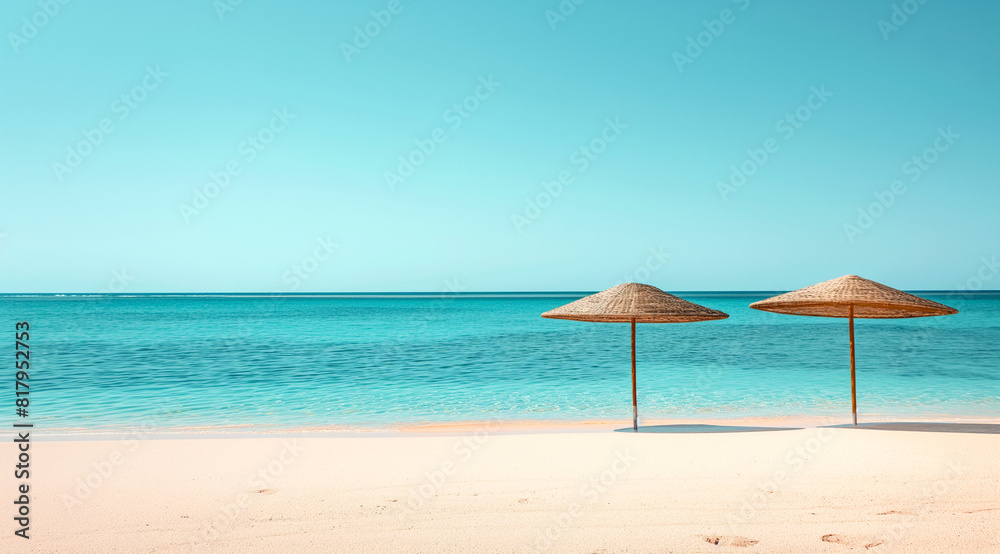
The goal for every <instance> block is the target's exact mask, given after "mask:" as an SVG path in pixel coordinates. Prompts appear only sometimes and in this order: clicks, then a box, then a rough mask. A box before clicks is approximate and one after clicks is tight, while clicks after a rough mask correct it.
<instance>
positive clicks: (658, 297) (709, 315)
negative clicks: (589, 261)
mask: <svg viewBox="0 0 1000 554" xmlns="http://www.w3.org/2000/svg"><path fill="white" fill-rule="evenodd" d="M542 317H547V318H551V319H573V320H576V321H597V322H631V323H632V428H633V429H634V430H636V431H638V430H639V407H638V403H637V395H636V386H635V324H636V323H688V322H692V321H709V320H713V319H726V318H727V317H729V314H726V313H723V312H720V311H717V310H712V309H710V308H706V307H704V306H699V305H698V304H694V303H692V302H688V301H687V300H684V299H681V298H677V297H676V296H674V295H672V294H668V293H665V292H663V291H662V290H660V289H658V288H656V287H653V286H650V285H643V284H639V283H625V284H622V285H617V286H614V287H611V288H610V289H608V290H606V291H603V292H599V293H597V294H592V295H590V296H585V297H583V298H581V299H579V300H577V301H575V302H570V303H569V304H566V305H565V306H560V307H558V308H556V309H554V310H549V311H547V312H545V313H543V314H542Z"/></svg>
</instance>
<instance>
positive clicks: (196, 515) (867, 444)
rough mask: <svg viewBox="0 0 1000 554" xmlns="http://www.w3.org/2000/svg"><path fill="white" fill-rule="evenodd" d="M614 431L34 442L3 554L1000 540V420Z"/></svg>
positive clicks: (825, 547)
mask: <svg viewBox="0 0 1000 554" xmlns="http://www.w3.org/2000/svg"><path fill="white" fill-rule="evenodd" d="M614 428H615V426H610V427H608V428H607V430H605V431H599V432H594V431H588V432H567V431H565V430H557V431H550V432H537V431H535V432H525V431H521V432H515V433H510V432H508V431H504V432H496V431H493V432H489V431H483V432H479V433H475V434H473V433H471V432H469V431H468V430H467V431H466V432H464V433H462V434H452V435H411V436H386V435H378V434H373V435H369V436H354V437H343V436H340V437H313V438H308V439H302V438H299V439H286V438H204V439H183V440H141V441H137V442H120V441H95V440H86V441H60V442H35V443H33V444H32V447H31V454H32V461H31V471H32V475H31V481H30V483H31V487H32V492H33V493H34V494H32V498H31V507H32V512H31V526H30V535H31V537H32V538H31V539H30V540H28V541H26V540H23V539H20V538H18V537H14V535H13V531H14V529H15V524H14V523H13V522H12V521H11V517H12V516H13V512H14V507H13V505H12V504H11V499H12V498H13V497H14V492H15V490H14V489H15V480H14V479H13V475H12V472H11V471H9V470H5V471H3V477H2V478H0V492H2V494H0V498H3V499H5V500H4V502H3V505H4V506H6V508H4V509H3V510H5V511H6V512H2V511H0V515H3V517H2V518H0V519H3V521H5V522H6V523H4V530H3V534H2V537H0V551H3V552H21V551H34V552H110V551H142V552H150V551H156V552H175V551H176V552H180V551H192V550H195V551H206V552H207V551H218V552H222V551H227V552H231V551H270V552H293V551H295V552H300V551H325V552H361V551H368V552H386V551H422V552H483V551H490V552H497V551H500V552H527V551H550V552H622V551H629V552H664V551H666V552H719V551H723V552H729V551H733V552H844V551H848V550H851V549H855V550H859V551H866V547H867V551H871V552H918V551H919V552H946V551H947V552H1000V434H996V433H1000V428H998V426H993V428H992V429H991V430H992V431H993V432H994V433H993V434H988V433H978V434H976V433H944V432H913V431H899V430H871V429H849V428H839V429H823V428H806V429H799V430H791V431H766V432H729V433H639V434H632V433H622V432H612V431H611V429H614ZM978 430H982V428H979V429H978ZM987 430H990V429H987ZM16 455H17V454H16V451H15V449H14V448H13V444H12V443H10V442H6V441H5V443H4V444H2V445H0V462H2V463H3V464H4V465H5V466H13V464H14V461H15V458H16ZM95 464H96V465H95ZM102 472H103V473H104V474H105V475H104V476H101V473H102ZM88 481H89V485H88V484H87V483H88ZM716 540H718V541H719V543H720V546H716V545H715V544H712V543H714V542H715V541H716ZM709 541H711V543H710V542H709ZM741 545H742V546H741Z"/></svg>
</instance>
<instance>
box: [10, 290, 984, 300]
mask: <svg viewBox="0 0 1000 554" xmlns="http://www.w3.org/2000/svg"><path fill="white" fill-rule="evenodd" d="M598 292H601V291H599V290H595V291H574V290H551V291H550V290H538V291H523V290H508V291H461V292H451V291H439V292H432V291H344V292H280V291H279V292H100V291H98V292H0V297H29V296H58V297H63V296H111V297H115V296H117V297H140V296H243V297H260V298H270V297H286V296H298V297H310V296H316V297H322V296H328V297H335V296H347V297H350V296H354V297H360V296H430V297H438V296H443V297H460V296H465V297H471V296H503V295H509V296H532V295H534V296H578V295H581V296H586V295H590V294H596V293H598ZM664 292H668V293H669V294H679V295H762V294H783V293H786V292H791V291H788V290H685V291H664ZM904 292H910V293H921V294H938V295H956V294H962V295H980V294H983V295H986V294H1000V290H965V289H911V290H904Z"/></svg>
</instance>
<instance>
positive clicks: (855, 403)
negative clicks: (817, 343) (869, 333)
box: [847, 304, 858, 425]
mask: <svg viewBox="0 0 1000 554" xmlns="http://www.w3.org/2000/svg"><path fill="white" fill-rule="evenodd" d="M848 319H849V323H848V325H847V326H848V328H849V329H850V331H851V414H852V415H853V416H854V425H857V424H858V396H857V385H856V384H855V381H854V304H851V306H850V308H849V310H848Z"/></svg>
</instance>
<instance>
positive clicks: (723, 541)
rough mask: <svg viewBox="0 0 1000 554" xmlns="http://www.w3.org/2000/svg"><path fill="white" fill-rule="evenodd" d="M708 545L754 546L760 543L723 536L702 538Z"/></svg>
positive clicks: (742, 538)
mask: <svg viewBox="0 0 1000 554" xmlns="http://www.w3.org/2000/svg"><path fill="white" fill-rule="evenodd" d="M702 538H703V539H705V542H707V543H708V544H714V545H716V546H743V547H746V546H753V545H755V544H757V543H758V542H760V541H756V540H754V539H748V538H746V537H727V536H721V535H708V536H705V537H702Z"/></svg>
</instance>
